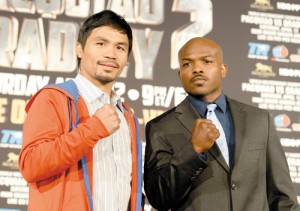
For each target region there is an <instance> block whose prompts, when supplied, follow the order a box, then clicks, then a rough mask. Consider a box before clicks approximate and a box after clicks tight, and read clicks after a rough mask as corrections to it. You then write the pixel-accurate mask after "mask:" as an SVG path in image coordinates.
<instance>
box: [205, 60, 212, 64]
mask: <svg viewBox="0 0 300 211" xmlns="http://www.w3.org/2000/svg"><path fill="white" fill-rule="evenodd" d="M204 63H206V64H210V63H213V61H211V60H204Z"/></svg>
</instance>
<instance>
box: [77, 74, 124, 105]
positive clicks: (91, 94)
mask: <svg viewBox="0 0 300 211" xmlns="http://www.w3.org/2000/svg"><path fill="white" fill-rule="evenodd" d="M74 81H75V83H76V84H77V86H78V89H79V93H80V94H81V95H82V96H84V99H85V101H86V102H87V103H91V102H93V101H95V100H97V99H99V100H100V101H101V102H103V103H105V104H107V103H108V102H107V101H108V95H107V94H106V93H104V92H103V91H102V90H101V89H99V88H98V87H96V86H95V85H94V84H93V83H92V82H90V81H89V80H88V79H86V78H85V77H84V76H83V75H81V74H80V73H79V74H77V76H76V77H75V79H74ZM110 104H111V105H117V106H118V107H119V108H120V109H121V110H122V102H121V98H120V96H119V95H118V94H117V93H116V92H114V91H113V90H112V94H111V96H110Z"/></svg>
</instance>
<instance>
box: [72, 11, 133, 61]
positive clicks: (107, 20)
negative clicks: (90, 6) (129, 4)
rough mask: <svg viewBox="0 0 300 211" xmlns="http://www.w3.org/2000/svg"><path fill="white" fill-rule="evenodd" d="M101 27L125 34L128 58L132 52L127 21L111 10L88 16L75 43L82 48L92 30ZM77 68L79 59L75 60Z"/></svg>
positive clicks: (129, 28) (130, 31)
mask: <svg viewBox="0 0 300 211" xmlns="http://www.w3.org/2000/svg"><path fill="white" fill-rule="evenodd" d="M101 26H110V27H112V28H114V29H116V30H118V31H120V32H121V33H123V34H126V35H127V37H128V41H129V46H128V56H129V54H130V52H131V50H132V30H131V27H130V26H129V24H128V23H127V21H126V20H125V19H124V18H123V17H122V16H120V15H118V14H117V13H115V12H113V11H112V10H103V11H101V12H99V13H96V14H94V15H92V16H90V17H89V18H88V19H86V20H85V21H84V23H83V24H82V26H81V28H80V30H79V34H78V39H77V42H78V43H80V44H81V46H82V48H84V46H85V43H86V40H87V38H88V36H89V35H90V34H91V32H92V30H93V29H95V28H98V27H101ZM77 61H78V66H79V64H80V58H77Z"/></svg>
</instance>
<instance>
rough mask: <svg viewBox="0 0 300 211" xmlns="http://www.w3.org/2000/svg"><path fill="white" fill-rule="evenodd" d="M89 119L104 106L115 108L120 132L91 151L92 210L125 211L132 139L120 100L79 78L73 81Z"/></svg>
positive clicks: (105, 139) (103, 140) (80, 76)
mask: <svg viewBox="0 0 300 211" xmlns="http://www.w3.org/2000/svg"><path fill="white" fill-rule="evenodd" d="M74 81H75V83H76V85H77V87H78V89H79V94H80V96H81V97H83V99H84V101H85V103H86V105H87V108H88V110H89V114H90V116H92V115H93V114H94V113H95V111H96V110H97V109H98V108H101V107H102V106H103V105H105V104H109V103H110V104H111V105H114V106H117V112H118V115H119V118H120V120H121V123H120V128H119V129H118V130H117V131H116V132H114V133H113V134H111V135H110V136H108V137H106V138H103V139H101V140H99V142H98V143H97V144H96V145H95V147H94V149H93V193H92V195H93V206H94V210H95V211H125V210H128V203H129V199H130V192H131V184H130V183H131V173H132V157H131V145H130V142H131V139H130V130H129V126H128V123H127V121H126V119H125V117H124V114H123V113H122V104H121V101H120V97H119V96H118V95H117V94H116V93H114V92H113V94H112V96H108V94H106V93H104V92H102V91H101V90H100V89H99V88H97V87H96V86H95V85H94V84H92V83H91V82H90V81H89V80H87V79H86V78H85V77H83V76H82V75H81V74H78V75H77V76H76V78H75V79H74Z"/></svg>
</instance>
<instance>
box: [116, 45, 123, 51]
mask: <svg viewBox="0 0 300 211" xmlns="http://www.w3.org/2000/svg"><path fill="white" fill-rule="evenodd" d="M117 49H119V50H121V51H125V48H124V47H122V46H118V47H117Z"/></svg>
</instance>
